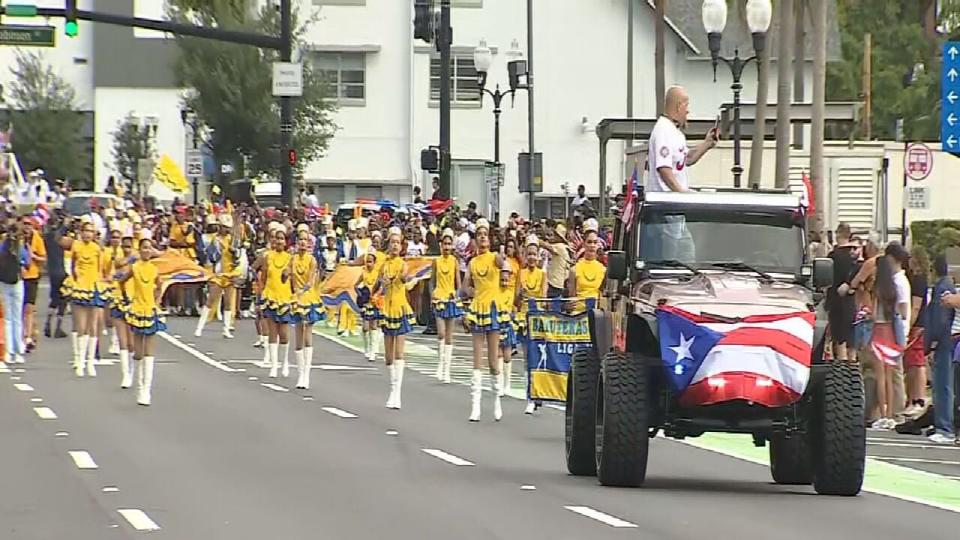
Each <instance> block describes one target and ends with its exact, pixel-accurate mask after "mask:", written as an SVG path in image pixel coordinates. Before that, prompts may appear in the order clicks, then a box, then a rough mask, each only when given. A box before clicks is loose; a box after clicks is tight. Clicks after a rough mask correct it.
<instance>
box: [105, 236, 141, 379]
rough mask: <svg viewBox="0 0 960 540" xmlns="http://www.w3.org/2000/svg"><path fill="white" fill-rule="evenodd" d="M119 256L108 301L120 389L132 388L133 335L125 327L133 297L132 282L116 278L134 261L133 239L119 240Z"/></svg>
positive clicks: (130, 237) (127, 327)
mask: <svg viewBox="0 0 960 540" xmlns="http://www.w3.org/2000/svg"><path fill="white" fill-rule="evenodd" d="M120 249H121V254H120V256H119V257H116V258H115V259H114V264H113V272H112V273H111V275H112V276H114V283H113V296H112V298H111V300H110V319H111V320H112V322H113V331H114V335H116V336H117V342H118V343H117V348H118V354H119V355H120V388H130V387H131V386H133V370H132V369H130V365H131V364H130V352H131V351H133V350H134V349H133V334H132V333H131V332H130V326H129V325H127V320H126V317H127V312H128V311H129V309H130V299H131V298H132V297H133V294H134V290H133V280H127V281H126V282H121V281H119V280H118V279H116V278H117V276H119V275H122V274H123V272H125V271H129V270H130V266H131V265H132V264H133V262H134V261H135V260H136V255H135V253H134V251H133V237H132V236H126V237H124V238H123V239H121V240H120Z"/></svg>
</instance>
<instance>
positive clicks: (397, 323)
mask: <svg viewBox="0 0 960 540" xmlns="http://www.w3.org/2000/svg"><path fill="white" fill-rule="evenodd" d="M416 322H417V316H416V314H415V313H414V312H413V309H411V308H410V306H408V305H402V306H400V307H396V308H392V307H388V306H386V305H385V306H384V308H383V313H382V315H381V317H380V328H381V329H382V330H383V333H384V334H385V335H388V336H402V335H404V334H408V333H410V332H413V325H414V324H416Z"/></svg>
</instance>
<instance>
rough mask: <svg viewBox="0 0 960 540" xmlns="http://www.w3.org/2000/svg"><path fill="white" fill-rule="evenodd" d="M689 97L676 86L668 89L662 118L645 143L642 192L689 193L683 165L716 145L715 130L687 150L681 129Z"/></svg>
mask: <svg viewBox="0 0 960 540" xmlns="http://www.w3.org/2000/svg"><path fill="white" fill-rule="evenodd" d="M689 113H690V97H689V96H688V95H687V91H686V90H684V89H683V87H680V86H671V87H670V88H669V89H668V90H667V95H666V97H665V98H664V102H663V116H661V117H660V118H659V119H657V123H656V124H655V125H654V126H653V131H652V132H650V141H649V143H648V144H647V152H648V155H647V185H646V191H689V183H688V180H687V166H689V165H693V164H694V163H696V162H697V161H700V158H702V157H703V156H704V155H705V154H706V153H707V151H709V150H710V149H711V148H713V147H714V146H716V145H717V139H718V138H719V136H720V133H719V130H718V129H717V128H713V129H711V130H710V132H709V133H707V138H706V140H704V141H703V142H702V143H700V144H699V145H697V146H696V148H693V149H692V150H689V149H688V148H687V137H686V135H684V134H683V131H682V130H683V129H684V128H686V127H687V115H688V114H689Z"/></svg>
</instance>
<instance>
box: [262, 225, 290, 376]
mask: <svg viewBox="0 0 960 540" xmlns="http://www.w3.org/2000/svg"><path fill="white" fill-rule="evenodd" d="M270 230H271V232H270V242H271V249H270V250H269V251H267V252H266V253H264V254H263V263H262V265H261V271H260V285H261V287H260V290H261V291H263V292H262V293H261V294H262V296H263V308H262V309H263V317H264V319H266V321H267V331H268V332H269V343H268V345H267V347H268V349H269V353H270V377H271V378H276V377H277V372H278V370H279V368H280V357H281V356H282V357H283V371H282V372H281V374H282V375H283V376H284V377H289V376H290V360H289V354H290V342H289V341H288V339H289V337H288V333H287V330H288V328H289V327H290V323H292V322H293V312H292V311H291V308H292V305H293V288H292V286H291V280H290V261H291V260H292V259H293V257H292V256H291V255H290V252H289V251H287V234H286V229H285V227H284V226H283V225H281V224H279V223H276V224H273V223H271V226H270Z"/></svg>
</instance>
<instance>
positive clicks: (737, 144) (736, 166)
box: [730, 54, 743, 188]
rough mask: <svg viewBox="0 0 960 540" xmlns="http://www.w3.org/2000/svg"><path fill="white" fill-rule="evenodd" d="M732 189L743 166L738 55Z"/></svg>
mask: <svg viewBox="0 0 960 540" xmlns="http://www.w3.org/2000/svg"><path fill="white" fill-rule="evenodd" d="M733 62H734V69H733V84H732V85H731V86H730V88H732V89H733V169H732V170H733V187H735V188H739V187H740V176H741V175H742V174H743V166H741V165H740V90H742V89H743V85H742V84H740V75H741V73H740V69H738V68H739V64H740V55H739V54H736V55H735V56H734V59H733Z"/></svg>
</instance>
